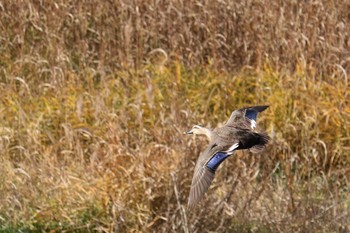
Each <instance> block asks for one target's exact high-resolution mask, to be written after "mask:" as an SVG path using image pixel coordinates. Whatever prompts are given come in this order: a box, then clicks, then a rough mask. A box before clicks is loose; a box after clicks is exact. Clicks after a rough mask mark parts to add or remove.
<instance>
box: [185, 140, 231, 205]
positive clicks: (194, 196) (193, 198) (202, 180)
mask: <svg viewBox="0 0 350 233" xmlns="http://www.w3.org/2000/svg"><path fill="white" fill-rule="evenodd" d="M237 147H238V143H236V144H234V145H232V146H231V147H230V148H229V149H228V150H227V151H222V146H218V145H216V144H210V145H209V146H208V147H207V148H206V149H205V151H203V152H202V153H201V155H200V156H199V158H198V160H197V164H196V167H195V170H194V175H193V178H192V184H191V190H190V195H189V198H188V207H189V208H192V207H193V206H194V205H195V204H197V203H198V202H199V200H200V199H201V198H202V197H203V196H204V194H205V193H206V191H207V190H208V188H209V187H210V185H211V182H212V181H213V179H214V175H215V171H216V169H217V168H218V167H219V165H220V164H221V163H222V162H223V161H224V160H225V159H226V158H227V157H229V156H230V155H231V154H232V153H233V152H234V150H235V149H236V148H237Z"/></svg>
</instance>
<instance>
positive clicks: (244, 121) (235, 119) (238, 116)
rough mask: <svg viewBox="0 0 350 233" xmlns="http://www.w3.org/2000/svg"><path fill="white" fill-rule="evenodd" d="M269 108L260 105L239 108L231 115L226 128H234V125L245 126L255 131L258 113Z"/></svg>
mask: <svg viewBox="0 0 350 233" xmlns="http://www.w3.org/2000/svg"><path fill="white" fill-rule="evenodd" d="M268 107H269V106H267V105H261V106H253V107H247V108H241V109H237V110H235V111H233V112H232V113H231V116H230V118H229V119H228V121H227V122H226V126H235V125H237V124H238V125H246V126H249V127H250V128H251V129H255V127H256V118H257V116H258V114H259V112H262V111H264V110H265V109H267V108H268Z"/></svg>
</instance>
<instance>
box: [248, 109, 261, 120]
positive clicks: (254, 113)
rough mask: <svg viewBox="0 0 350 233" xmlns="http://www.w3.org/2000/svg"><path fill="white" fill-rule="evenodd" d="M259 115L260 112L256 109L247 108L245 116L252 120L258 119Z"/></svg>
mask: <svg viewBox="0 0 350 233" xmlns="http://www.w3.org/2000/svg"><path fill="white" fill-rule="evenodd" d="M257 116H258V112H257V111H255V110H251V109H247V110H246V111H245V117H246V118H248V119H250V120H253V121H256V117H257Z"/></svg>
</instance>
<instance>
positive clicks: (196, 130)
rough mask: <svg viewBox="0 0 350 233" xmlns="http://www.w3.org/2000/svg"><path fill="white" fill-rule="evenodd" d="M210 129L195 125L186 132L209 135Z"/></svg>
mask: <svg viewBox="0 0 350 233" xmlns="http://www.w3.org/2000/svg"><path fill="white" fill-rule="evenodd" d="M208 133H209V129H207V128H205V127H202V126H199V125H194V126H193V127H192V129H191V130H190V131H187V132H185V134H196V135H208Z"/></svg>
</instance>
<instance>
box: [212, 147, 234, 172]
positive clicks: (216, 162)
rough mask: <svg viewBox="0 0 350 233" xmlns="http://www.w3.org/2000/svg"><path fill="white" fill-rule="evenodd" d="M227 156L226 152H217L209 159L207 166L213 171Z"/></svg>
mask: <svg viewBox="0 0 350 233" xmlns="http://www.w3.org/2000/svg"><path fill="white" fill-rule="evenodd" d="M229 156H230V155H228V154H227V153H223V152H218V153H216V154H215V155H214V156H213V157H212V158H211V159H210V160H209V162H208V163H207V167H208V168H209V169H211V170H212V171H214V172H215V171H216V169H217V168H218V167H219V165H220V164H221V163H222V162H223V161H224V160H225V159H227V157H229Z"/></svg>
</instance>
